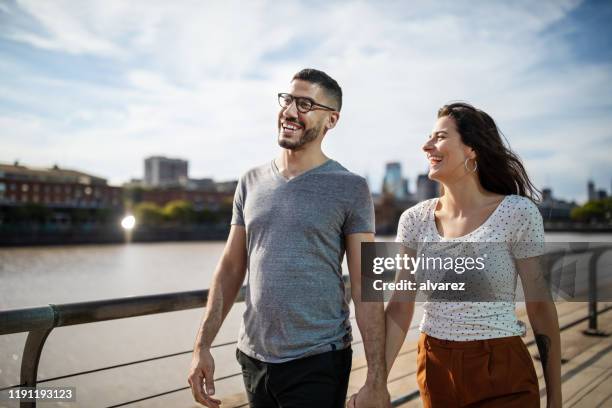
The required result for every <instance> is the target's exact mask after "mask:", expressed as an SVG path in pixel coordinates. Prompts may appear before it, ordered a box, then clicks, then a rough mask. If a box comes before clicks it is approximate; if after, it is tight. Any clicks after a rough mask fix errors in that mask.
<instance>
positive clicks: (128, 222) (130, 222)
mask: <svg viewBox="0 0 612 408" xmlns="http://www.w3.org/2000/svg"><path fill="white" fill-rule="evenodd" d="M134 225H136V218H134V216H133V215H128V216H126V217H124V218H123V219H122V220H121V226H122V227H123V228H124V229H126V230H131V229H132V228H134Z"/></svg>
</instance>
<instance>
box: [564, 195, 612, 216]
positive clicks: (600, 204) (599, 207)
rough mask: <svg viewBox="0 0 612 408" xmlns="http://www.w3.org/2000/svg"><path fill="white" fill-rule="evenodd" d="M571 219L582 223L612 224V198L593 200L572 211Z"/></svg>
mask: <svg viewBox="0 0 612 408" xmlns="http://www.w3.org/2000/svg"><path fill="white" fill-rule="evenodd" d="M571 217H572V219H573V220H575V221H582V222H611V221H612V198H604V199H602V200H593V201H589V202H587V203H586V204H584V205H583V206H581V207H576V208H574V209H573V210H572V212H571Z"/></svg>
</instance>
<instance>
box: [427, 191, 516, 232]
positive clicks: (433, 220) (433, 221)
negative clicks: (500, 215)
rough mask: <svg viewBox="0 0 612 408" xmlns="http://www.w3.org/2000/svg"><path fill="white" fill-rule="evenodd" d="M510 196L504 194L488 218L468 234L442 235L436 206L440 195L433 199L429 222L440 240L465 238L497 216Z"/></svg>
mask: <svg viewBox="0 0 612 408" xmlns="http://www.w3.org/2000/svg"><path fill="white" fill-rule="evenodd" d="M508 197H510V196H509V195H507V196H504V198H503V199H502V200H501V201H500V202H499V204H497V207H495V210H493V212H492V213H491V214H490V215H489V216H488V217H487V219H486V220H484V221H483V222H482V224H480V225H479V226H478V227H476V228H474V229H473V230H472V231H470V232H468V233H467V234H464V235H461V236H459V237H452V238H446V237H444V236H442V234H440V231H439V230H438V225H437V224H436V207H437V206H438V201H439V200H440V197H436V198H434V199H433V204H432V207H431V209H430V213H431V214H430V216H429V222H430V224H431V227H432V228H433V230H434V232H435V234H436V237H437V238H438V239H440V240H444V241H454V240H460V239H465V238H467V237H469V236H470V235H473V234H474V233H476V232H478V231H479V230H481V229H482V228H483V227H484V226H485V225H487V224H488V223H489V222H490V221H491V220H492V219H493V218H494V217H495V216H496V214H497V212H498V211H499V209H500V208H501V207H502V206H503V205H504V203H505V202H506V200H507V199H508Z"/></svg>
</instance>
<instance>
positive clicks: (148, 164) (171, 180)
mask: <svg viewBox="0 0 612 408" xmlns="http://www.w3.org/2000/svg"><path fill="white" fill-rule="evenodd" d="M188 167H189V163H188V162H187V160H181V159H171V158H168V157H162V156H153V157H148V158H146V159H145V176H144V183H145V185H146V186H148V187H168V186H177V185H185V184H186V183H187V180H188V175H187V173H188Z"/></svg>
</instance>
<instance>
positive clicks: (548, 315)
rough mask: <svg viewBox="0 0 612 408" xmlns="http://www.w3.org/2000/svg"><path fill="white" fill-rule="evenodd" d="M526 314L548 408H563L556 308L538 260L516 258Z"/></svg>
mask: <svg viewBox="0 0 612 408" xmlns="http://www.w3.org/2000/svg"><path fill="white" fill-rule="evenodd" d="M516 266H517V269H518V273H519V276H520V277H521V282H522V283H523V292H524V293H525V304H526V307H527V315H528V316H529V322H530V323H531V327H532V329H533V334H534V336H535V341H536V344H537V346H538V351H539V353H540V361H541V363H542V369H543V371H544V380H545V381H546V397H547V407H549V408H551V407H561V403H562V398H561V336H560V333H559V319H558V317H557V309H556V308H555V304H554V302H553V301H552V298H551V296H550V290H549V288H548V285H547V283H546V279H545V278H544V272H543V270H542V267H541V265H540V260H539V257H532V258H525V259H517V260H516Z"/></svg>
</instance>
